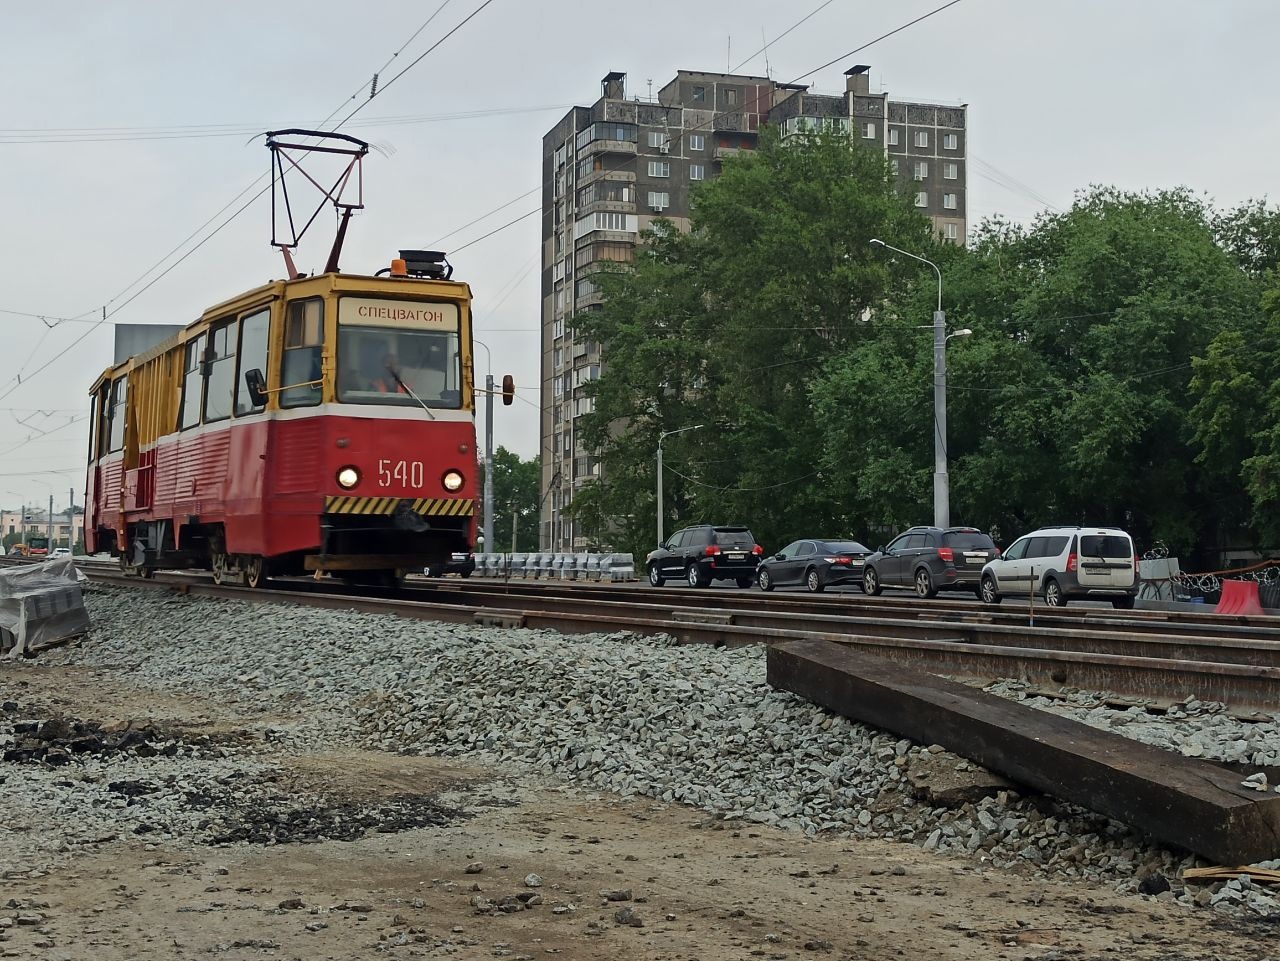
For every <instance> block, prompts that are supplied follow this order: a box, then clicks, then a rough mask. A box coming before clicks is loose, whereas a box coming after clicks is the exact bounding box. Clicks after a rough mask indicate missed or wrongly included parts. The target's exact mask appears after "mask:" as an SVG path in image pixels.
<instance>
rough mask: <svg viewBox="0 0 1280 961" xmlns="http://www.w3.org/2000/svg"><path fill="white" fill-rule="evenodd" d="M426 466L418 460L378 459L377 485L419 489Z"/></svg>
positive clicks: (422, 482)
mask: <svg viewBox="0 0 1280 961" xmlns="http://www.w3.org/2000/svg"><path fill="white" fill-rule="evenodd" d="M425 477H426V468H424V467H423V465H422V461H420V460H387V459H385V458H384V459H383V460H380V461H378V486H379V487H391V486H392V485H393V484H395V485H397V486H400V487H413V488H415V489H421V488H422V486H423V484H424V483H425Z"/></svg>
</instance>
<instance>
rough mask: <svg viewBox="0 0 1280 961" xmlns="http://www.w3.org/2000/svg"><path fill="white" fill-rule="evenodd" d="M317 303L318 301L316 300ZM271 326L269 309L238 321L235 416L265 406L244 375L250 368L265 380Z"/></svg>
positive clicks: (251, 412) (249, 412)
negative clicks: (238, 343) (238, 342)
mask: <svg viewBox="0 0 1280 961" xmlns="http://www.w3.org/2000/svg"><path fill="white" fill-rule="evenodd" d="M317 303H319V301H317ZM270 328H271V311H270V310H260V311H258V312H257V313H256V314H249V315H248V316H247V317H245V318H244V319H242V320H241V321H240V351H239V355H238V356H239V365H240V366H239V369H238V372H237V374H236V395H235V396H236V400H235V408H236V416H237V417H243V416H244V415H245V414H253V413H257V412H258V411H260V410H262V408H263V407H264V406H265V402H263V399H262V398H259V397H255V396H254V395H253V392H252V391H251V390H249V385H248V383H247V381H246V380H245V375H246V374H247V373H249V371H251V370H256V371H258V372H260V373H261V374H262V377H263V380H264V382H265V380H266V376H267V340H268V333H269V332H270Z"/></svg>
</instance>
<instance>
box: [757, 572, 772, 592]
mask: <svg viewBox="0 0 1280 961" xmlns="http://www.w3.org/2000/svg"><path fill="white" fill-rule="evenodd" d="M759 581H760V590H762V591H771V590H773V575H772V574H770V573H769V572H768V571H761V572H760V577H759Z"/></svg>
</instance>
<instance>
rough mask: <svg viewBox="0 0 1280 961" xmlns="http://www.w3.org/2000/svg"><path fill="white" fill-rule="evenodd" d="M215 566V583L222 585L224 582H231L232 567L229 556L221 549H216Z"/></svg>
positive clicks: (213, 558) (213, 560) (214, 554)
mask: <svg viewBox="0 0 1280 961" xmlns="http://www.w3.org/2000/svg"><path fill="white" fill-rule="evenodd" d="M212 562H213V563H212V567H213V583H215V584H217V585H218V586H219V587H221V586H222V585H223V584H229V583H230V582H231V568H230V567H229V566H228V558H227V555H226V554H223V553H222V552H221V551H214V553H213V557H212Z"/></svg>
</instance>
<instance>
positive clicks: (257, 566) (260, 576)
mask: <svg viewBox="0 0 1280 961" xmlns="http://www.w3.org/2000/svg"><path fill="white" fill-rule="evenodd" d="M240 569H241V570H242V571H244V583H245V586H246V587H252V588H254V589H257V588H259V587H261V586H262V584H263V582H264V581H266V579H267V562H266V561H264V560H263V559H262V557H261V555H258V554H250V555H248V556H246V557H242V558H241V559H240Z"/></svg>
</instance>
